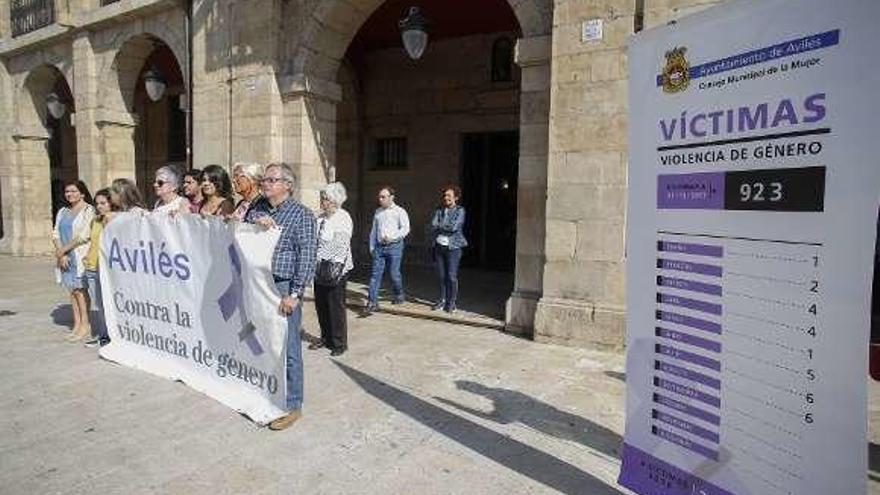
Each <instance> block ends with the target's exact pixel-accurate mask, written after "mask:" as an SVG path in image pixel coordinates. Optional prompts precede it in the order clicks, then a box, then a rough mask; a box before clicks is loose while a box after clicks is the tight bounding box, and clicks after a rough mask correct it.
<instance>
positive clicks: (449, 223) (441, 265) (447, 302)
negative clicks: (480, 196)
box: [430, 186, 467, 313]
mask: <svg viewBox="0 0 880 495" xmlns="http://www.w3.org/2000/svg"><path fill="white" fill-rule="evenodd" d="M441 194H442V196H441V197H440V206H438V207H437V209H436V210H434V216H433V217H432V218H431V237H430V238H431V240H432V241H433V251H434V263H435V265H436V267H437V276H438V278H439V279H440V298H439V299H438V300H437V302H436V303H435V304H434V306H433V308H432V309H434V310H438V309H443V310H444V311H446V312H447V313H454V312H455V311H456V309H457V308H456V304H457V301H458V265H459V263H460V262H461V250H462V249H463V248H464V247H465V246H467V240H465V238H464V207H463V206H460V205H459V204H458V202H459V201H460V200H461V189H459V188H458V187H455V186H447V187H444V188H443V189H442V191H441Z"/></svg>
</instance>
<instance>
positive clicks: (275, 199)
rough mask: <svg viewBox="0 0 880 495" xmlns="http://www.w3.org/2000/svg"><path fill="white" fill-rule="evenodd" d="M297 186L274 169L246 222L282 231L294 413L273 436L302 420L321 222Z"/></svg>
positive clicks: (280, 280)
mask: <svg viewBox="0 0 880 495" xmlns="http://www.w3.org/2000/svg"><path fill="white" fill-rule="evenodd" d="M294 181H295V177H294V173H293V169H292V168H291V167H290V165H288V164H286V163H271V164H269V165H268V166H267V167H266V171H265V174H264V175H263V179H262V189H263V197H262V198H260V199H259V200H257V202H255V203H254V205H253V206H251V208H250V209H249V210H248V212H247V214H246V216H245V220H246V221H247V222H250V223H255V224H258V225H261V226H263V227H265V228H280V229H281V237H280V238H279V240H278V244H277V245H276V246H275V251H274V253H273V255H272V274H273V276H274V278H275V285H276V287H277V288H278V292H279V293H280V295H281V303H280V305H279V310H280V311H281V313H282V314H284V315H285V316H287V325H288V332H287V356H286V363H287V410H288V413H287V415H285V416H282V417H280V418H278V419H276V420H274V421H272V422H271V423H269V428H270V429H272V430H283V429H285V428H288V427H289V426H290V425H292V424H293V423H294V422H296V421H297V420H298V419H299V418H300V417H302V401H303V360H302V341H301V339H300V327H301V324H302V297H303V293H304V291H305V288H306V285H307V284H308V283H309V282H310V281H311V279H312V277H313V276H314V274H315V255H316V250H317V236H316V233H315V216H314V214H313V213H312V212H311V211H310V210H309V209H308V208H306V207H305V206H304V205H303V204H302V203H300V202H298V201H296V200H295V199H294V198H293V197H292V195H291V192H292V190H293V187H294Z"/></svg>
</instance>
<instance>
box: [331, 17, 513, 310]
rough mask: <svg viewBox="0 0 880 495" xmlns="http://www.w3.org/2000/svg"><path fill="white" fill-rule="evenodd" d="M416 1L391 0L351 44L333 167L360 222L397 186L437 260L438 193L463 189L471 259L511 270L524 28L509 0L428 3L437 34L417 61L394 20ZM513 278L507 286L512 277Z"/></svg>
mask: <svg viewBox="0 0 880 495" xmlns="http://www.w3.org/2000/svg"><path fill="white" fill-rule="evenodd" d="M409 5H410V3H409V2H406V1H403V0H388V1H386V2H385V3H383V4H382V5H381V6H379V8H378V9H376V10H375V11H374V12H373V14H372V15H371V16H370V17H369V18H368V19H367V20H366V22H364V24H363V25H362V26H361V27H360V29H359V30H358V31H357V34H356V35H355V37H354V39H353V40H352V42H351V43H350V45H349V46H348V49H347V51H346V53H345V58H344V62H343V64H342V66H341V67H340V75H339V76H338V78H337V81H338V82H339V83H340V84H341V85H342V102H341V103H340V106H339V113H338V115H337V118H338V126H337V139H336V141H337V153H336V175H337V177H339V178H340V179H341V180H342V181H343V182H346V183H348V184H350V185H351V186H356V189H357V194H356V195H355V196H356V197H357V198H358V202H357V203H353V204H352V206H351V207H352V208H353V209H354V210H355V214H356V216H357V217H358V218H360V221H359V222H358V224H359V225H360V226H365V225H366V226H368V225H369V219H370V215H371V214H372V211H373V209H374V208H375V193H376V191H377V190H378V188H379V187H381V186H382V185H383V184H386V183H390V184H392V185H393V186H395V187H396V188H397V190H398V195H397V198H398V200H399V201H400V202H401V203H402V204H403V205H404V206H405V207H406V208H407V209H408V210H409V212H410V216H411V221H412V227H413V229H412V234H411V235H410V237H409V252H408V253H407V254H408V257H409V259H410V262H412V261H422V262H424V261H425V260H428V259H429V251H430V247H431V240H430V239H428V238H427V237H426V232H425V231H426V228H425V227H426V225H425V224H426V222H427V219H428V217H429V216H430V213H431V210H432V209H433V208H434V207H435V206H436V204H437V201H438V192H437V191H438V190H439V189H440V188H442V187H444V186H445V185H447V184H452V185H456V186H458V187H460V188H461V189H462V191H463V193H464V195H463V199H462V204H463V205H464V206H465V208H466V209H467V213H468V215H467V223H466V234H467V237H468V241H469V243H470V246H469V248H468V249H467V250H466V251H465V258H464V259H463V265H464V266H469V267H473V268H479V269H484V270H496V271H502V272H507V273H509V274H510V275H511V276H512V273H513V265H514V263H513V261H514V257H515V256H514V252H515V244H516V189H517V168H518V167H517V166H518V151H519V135H518V134H519V133H518V131H519V87H520V74H519V70H518V69H517V68H516V67H515V65H514V64H513V49H512V46H513V40H515V39H518V38H519V37H521V36H522V34H521V30H520V27H519V23H518V22H517V19H516V16H515V14H514V12H513V10H512V9H511V8H510V6H509V5H508V3H507V2H506V1H505V0H472V1H470V2H467V3H465V2H461V1H449V0H429V1H423V2H420V3H419V6H420V8H421V11H422V13H423V15H424V16H425V17H426V18H428V19H429V21H430V23H431V29H430V37H429V43H428V47H427V49H426V50H425V53H424V54H423V55H422V57H421V58H420V59H419V60H411V59H410V58H409V57H408V56H407V54H406V52H405V50H404V49H403V47H402V45H401V41H400V32H399V30H398V27H397V26H398V21H399V20H400V19H401V18H402V17H403V16H405V15H406V13H407V10H408V7H409ZM496 47H507V50H501V49H497V48H496ZM351 186H350V187H351ZM365 230H366V229H365ZM367 233H368V231H366V232H361V234H362V237H363V236H364V235H366V234H367ZM360 245H361V246H364V245H365V242H361V243H360ZM507 285H509V286H508V287H506V289H502V290H506V291H507V293H508V294H509V292H510V288H511V287H512V277H511V281H510V283H508V284H507ZM499 310H500V308H499Z"/></svg>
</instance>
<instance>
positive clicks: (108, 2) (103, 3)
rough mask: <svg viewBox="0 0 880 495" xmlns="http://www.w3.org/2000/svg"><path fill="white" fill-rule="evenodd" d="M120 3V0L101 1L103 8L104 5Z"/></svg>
mask: <svg viewBox="0 0 880 495" xmlns="http://www.w3.org/2000/svg"><path fill="white" fill-rule="evenodd" d="M118 1H119V0H101V6H102V7H103V6H104V5H110V4H111V3H116V2H118Z"/></svg>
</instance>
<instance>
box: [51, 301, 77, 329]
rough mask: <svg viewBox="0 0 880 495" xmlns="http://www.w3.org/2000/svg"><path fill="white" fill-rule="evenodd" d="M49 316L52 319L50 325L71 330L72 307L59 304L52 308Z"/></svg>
mask: <svg viewBox="0 0 880 495" xmlns="http://www.w3.org/2000/svg"><path fill="white" fill-rule="evenodd" d="M49 316H51V317H52V323H54V324H56V325H59V326H64V327H68V328H73V307H71V305H70V304H59V305H57V306H55V307H54V308H52V312H51V313H49Z"/></svg>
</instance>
